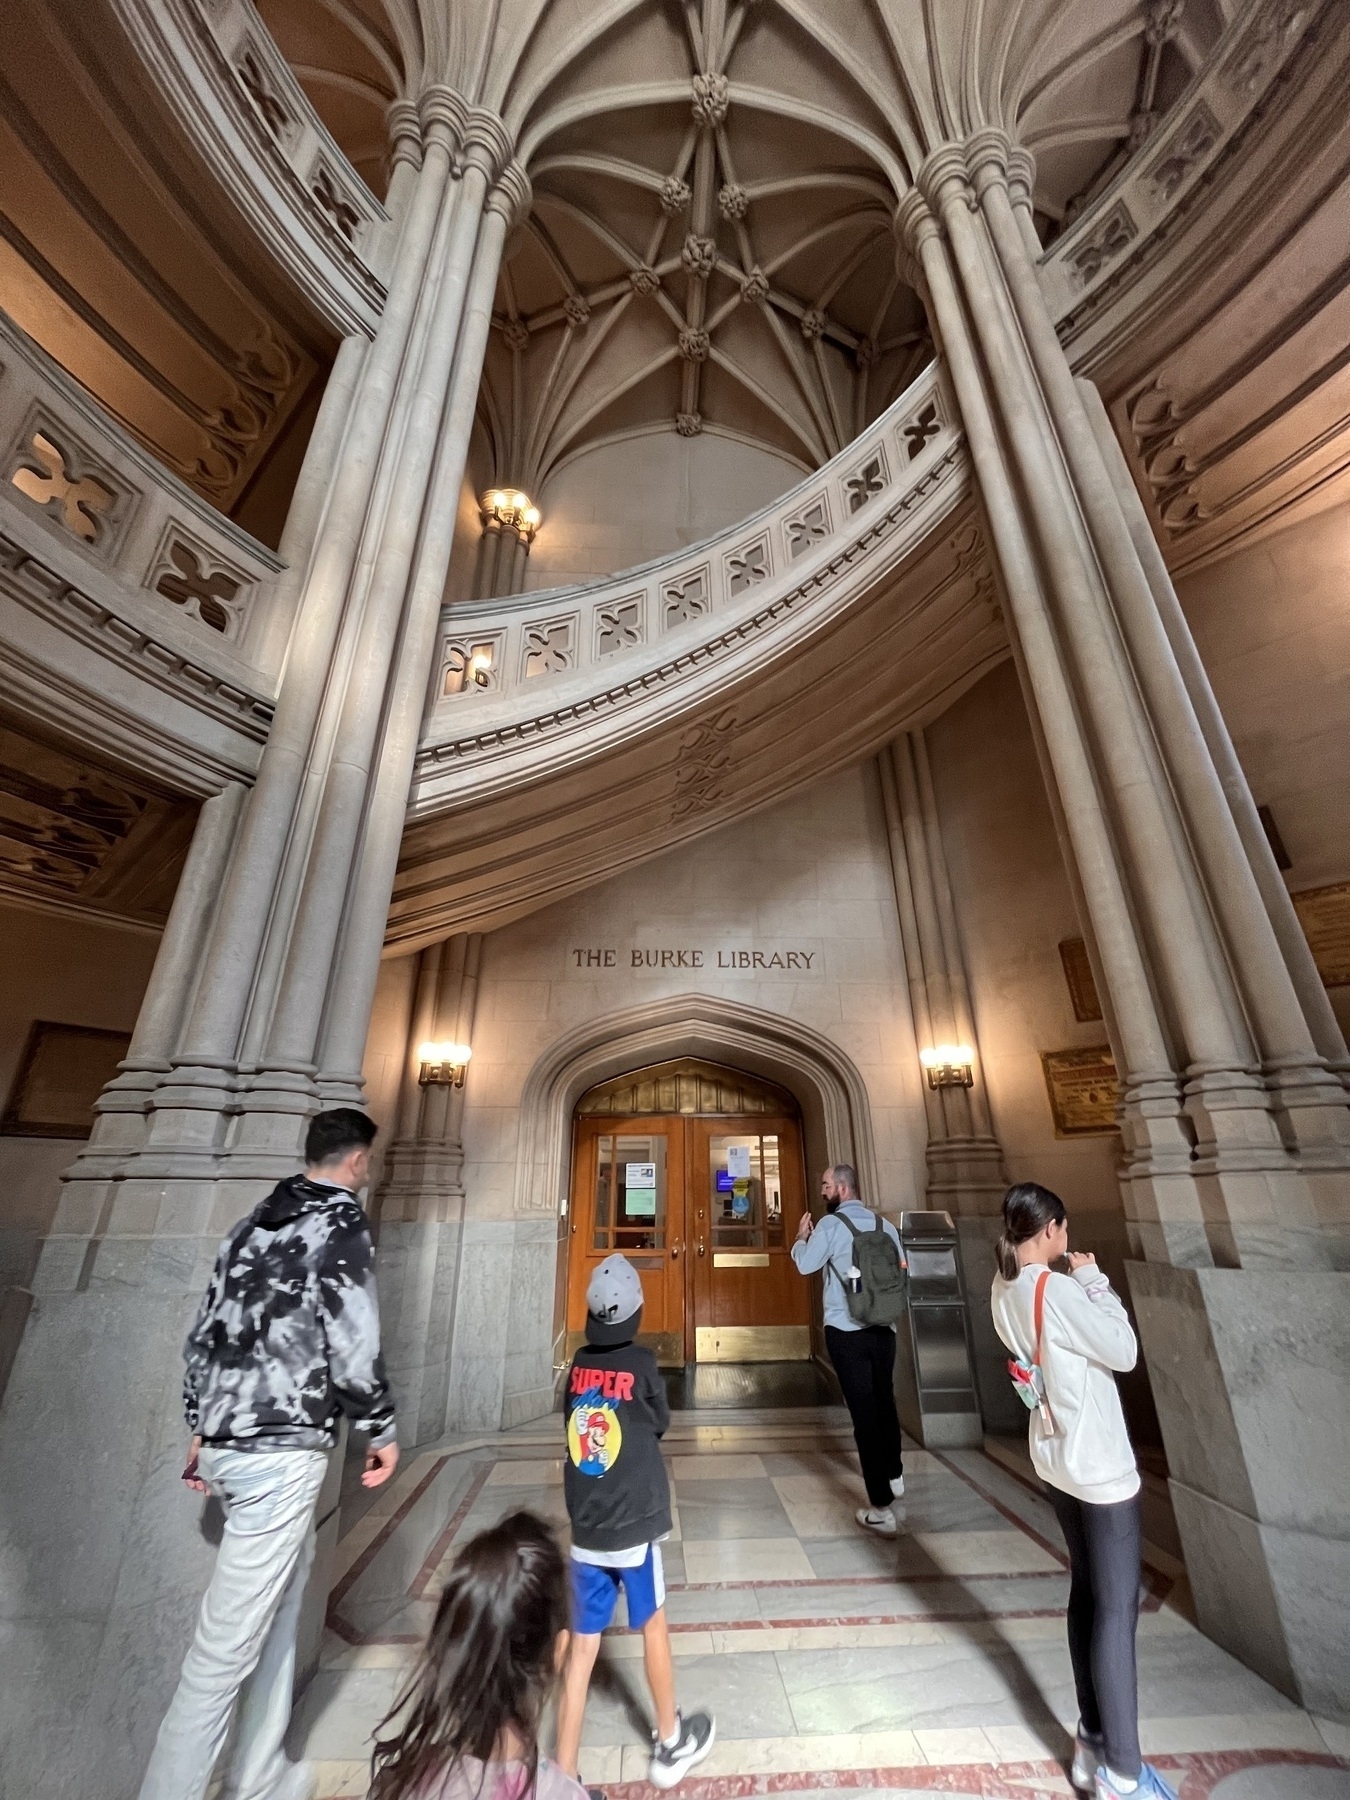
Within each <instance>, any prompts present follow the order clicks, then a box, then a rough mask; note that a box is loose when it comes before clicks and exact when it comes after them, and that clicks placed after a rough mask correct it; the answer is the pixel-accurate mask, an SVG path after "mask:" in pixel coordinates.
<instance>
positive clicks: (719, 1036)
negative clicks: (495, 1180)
mask: <svg viewBox="0 0 1350 1800" xmlns="http://www.w3.org/2000/svg"><path fill="white" fill-rule="evenodd" d="M685 1055H691V1056H704V1057H707V1058H709V1059H711V1060H712V1061H714V1062H723V1063H729V1064H731V1065H732V1066H733V1067H736V1068H746V1069H749V1070H750V1071H751V1072H752V1073H754V1074H757V1075H763V1076H765V1077H766V1078H767V1079H768V1080H770V1081H774V1082H776V1083H777V1084H778V1085H779V1086H780V1087H785V1088H787V1089H788V1090H789V1092H790V1093H792V1094H795V1095H796V1097H797V1100H798V1101H799V1102H800V1104H801V1106H802V1111H803V1117H804V1120H805V1122H806V1124H807V1129H808V1135H809V1134H810V1130H811V1126H812V1124H813V1123H814V1124H815V1125H816V1126H817V1127H818V1129H819V1130H820V1131H821V1133H822V1135H823V1140H824V1141H823V1143H821V1144H820V1145H819V1146H817V1147H816V1148H818V1150H819V1152H820V1153H822V1154H823V1155H824V1156H826V1157H828V1158H829V1160H830V1161H832V1162H833V1161H838V1162H851V1163H852V1164H853V1165H854V1167H855V1168H856V1169H857V1171H858V1175H859V1179H860V1181H861V1182H862V1185H863V1191H864V1192H865V1193H872V1194H875V1193H877V1191H878V1187H877V1159H876V1149H875V1145H874V1142H873V1136H872V1116H871V1109H870V1105H869V1101H868V1095H867V1084H866V1082H865V1081H864V1080H863V1077H862V1075H861V1074H860V1073H859V1071H858V1069H857V1067H856V1066H855V1064H854V1063H853V1062H852V1060H851V1059H850V1058H849V1057H848V1056H847V1055H846V1054H845V1052H844V1051H843V1050H841V1049H840V1048H839V1046H838V1045H837V1044H834V1043H832V1042H831V1041H830V1039H828V1038H826V1037H823V1036H822V1035H821V1034H820V1033H819V1032H818V1031H815V1030H813V1029H812V1028H811V1027H810V1026H808V1025H804V1024H803V1023H802V1022H801V1021H800V1020H797V1019H787V1018H782V1017H780V1016H779V1015H778V1014H777V1013H771V1012H766V1011H765V1010H764V1009H763V1008H761V1007H757V1006H746V1005H744V1004H742V1003H740V1002H738V1001H734V1000H727V999H724V998H722V997H721V996H719V995H714V994H683V995H680V994H677V995H672V996H669V997H667V998H665V999H661V1000H654V1001H651V1002H650V1003H649V1004H647V1005H644V1006H635V1007H628V1008H624V1009H622V1010H620V1011H617V1012H613V1013H608V1014H605V1015H604V1016H603V1017H599V1018H595V1019H588V1020H586V1021H585V1023H583V1024H581V1025H578V1026H575V1027H574V1028H573V1029H572V1030H571V1031H569V1032H566V1033H565V1034H564V1035H563V1036H562V1037H560V1038H558V1039H557V1040H556V1041H555V1042H554V1043H553V1044H551V1045H550V1046H549V1048H548V1049H547V1050H545V1051H544V1053H543V1054H542V1055H541V1056H540V1057H539V1059H538V1061H537V1062H536V1063H535V1065H534V1067H533V1068H532V1069H531V1070H530V1073H529V1075H528V1076H527V1077H526V1079H525V1084H524V1087H523V1088H522V1090H521V1096H520V1154H519V1156H518V1158H517V1162H516V1197H515V1212H516V1215H517V1216H518V1217H519V1216H524V1217H529V1216H531V1215H534V1216H537V1215H538V1214H540V1213H550V1214H557V1213H560V1212H561V1211H562V1209H563V1205H564V1203H565V1200H566V1196H567V1193H568V1189H569V1185H570V1180H571V1154H572V1111H573V1108H574V1107H575V1105H576V1103H577V1101H578V1100H579V1099H580V1097H581V1096H582V1094H584V1093H585V1092H586V1091H587V1089H588V1088H592V1087H594V1086H595V1085H596V1084H597V1083H598V1082H601V1081H604V1080H606V1079H607V1078H608V1077H610V1076H612V1075H619V1074H622V1073H623V1072H624V1071H625V1070H626V1069H633V1068H643V1067H646V1066H647V1065H648V1064H650V1063H654V1062H661V1061H667V1060H670V1059H671V1058H672V1057H675V1056H685Z"/></svg>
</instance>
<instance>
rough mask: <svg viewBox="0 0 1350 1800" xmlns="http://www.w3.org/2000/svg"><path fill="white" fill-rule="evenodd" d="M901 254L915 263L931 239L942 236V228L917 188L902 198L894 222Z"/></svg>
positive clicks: (913, 188)
mask: <svg viewBox="0 0 1350 1800" xmlns="http://www.w3.org/2000/svg"><path fill="white" fill-rule="evenodd" d="M892 224H893V226H894V230H895V235H896V238H897V239H898V240H899V243H900V246H901V254H902V255H907V257H908V259H909V260H911V261H915V260H917V259H918V258H919V256H920V254H921V252H922V250H923V247H924V245H925V244H926V243H927V242H928V240H929V239H930V238H934V237H939V238H940V237H941V236H942V226H941V224H940V223H939V221H938V219H937V216H936V214H935V213H934V211H933V209H932V207H931V206H930V205H929V204H928V201H927V199H926V198H925V197H924V195H923V194H922V193H921V192H920V191H919V189H918V188H917V187H912V188H910V189H909V190H908V192H907V193H905V194H904V195H902V196H901V200H900V204H899V206H897V207H896V209H895V218H894V220H893V221H892Z"/></svg>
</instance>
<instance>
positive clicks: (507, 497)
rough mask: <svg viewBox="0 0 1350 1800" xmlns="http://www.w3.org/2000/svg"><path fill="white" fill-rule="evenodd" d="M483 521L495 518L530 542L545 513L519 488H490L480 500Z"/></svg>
mask: <svg viewBox="0 0 1350 1800" xmlns="http://www.w3.org/2000/svg"><path fill="white" fill-rule="evenodd" d="M479 504H480V506H481V507H482V511H483V523H484V524H485V525H486V524H490V523H491V522H492V521H493V520H494V519H495V520H496V522H497V524H498V525H500V526H501V527H502V529H503V530H507V529H510V530H512V531H514V532H515V533H516V534H517V536H519V537H522V538H524V539H525V541H526V542H527V543H528V542H529V541H530V540H531V539H532V538H533V536H534V534H535V532H536V531H538V529H539V524H540V521H541V519H542V518H543V516H544V515H543V514H542V513H541V512H540V510H539V508H538V507H537V506H536V505H535V504H534V502H533V501H532V500H531V499H530V496H529V495H528V494H526V493H523V492H522V491H521V490H520V489H519V488H489V489H488V490H487V492H486V493H485V494H484V495H483V498H482V500H481V501H480V502H479Z"/></svg>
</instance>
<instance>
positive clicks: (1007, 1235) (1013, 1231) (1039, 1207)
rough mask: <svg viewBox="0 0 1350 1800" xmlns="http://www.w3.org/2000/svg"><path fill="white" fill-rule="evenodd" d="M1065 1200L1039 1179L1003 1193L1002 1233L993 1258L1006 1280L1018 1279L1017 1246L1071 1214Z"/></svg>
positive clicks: (1023, 1182) (1018, 1184)
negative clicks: (1065, 1206)
mask: <svg viewBox="0 0 1350 1800" xmlns="http://www.w3.org/2000/svg"><path fill="white" fill-rule="evenodd" d="M1068 1216H1069V1215H1068V1213H1067V1212H1066V1211H1065V1210H1064V1202H1063V1201H1062V1200H1061V1199H1060V1197H1059V1195H1058V1194H1052V1193H1051V1192H1050V1190H1049V1188H1048V1187H1042V1186H1041V1184H1040V1182H1039V1181H1019V1182H1017V1183H1016V1185H1015V1186H1013V1187H1010V1188H1009V1189H1008V1191H1007V1193H1006V1194H1005V1195H1004V1196H1003V1235H1002V1237H1000V1239H999V1240H998V1242H997V1243H996V1244H995V1245H994V1260H995V1262H997V1264H998V1272H999V1274H1000V1275H1001V1276H1002V1277H1003V1279H1004V1280H1005V1281H1016V1280H1017V1246H1018V1245H1019V1244H1026V1243H1029V1242H1030V1241H1031V1239H1032V1238H1034V1237H1039V1236H1040V1235H1041V1233H1042V1232H1043V1231H1044V1230H1045V1228H1046V1226H1047V1225H1062V1224H1063V1223H1064V1221H1065V1220H1066V1219H1067V1218H1068Z"/></svg>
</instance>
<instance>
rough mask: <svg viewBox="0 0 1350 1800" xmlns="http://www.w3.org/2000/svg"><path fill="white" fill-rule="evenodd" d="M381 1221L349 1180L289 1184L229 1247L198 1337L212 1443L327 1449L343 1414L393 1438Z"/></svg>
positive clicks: (199, 1426) (193, 1383) (195, 1372)
mask: <svg viewBox="0 0 1350 1800" xmlns="http://www.w3.org/2000/svg"><path fill="white" fill-rule="evenodd" d="M373 1260H374V1252H373V1249H372V1246H371V1241H370V1223H369V1221H368V1220H367V1218H366V1215H365V1213H364V1212H363V1211H362V1209H361V1205H360V1203H359V1201H358V1200H357V1199H356V1197H355V1196H354V1195H353V1194H350V1193H348V1191H347V1190H346V1188H334V1187H323V1186H321V1185H320V1184H319V1183H317V1182H313V1181H308V1180H306V1178H305V1177H304V1176H303V1175H293V1176H291V1178H290V1179H289V1180H287V1181H283V1182H282V1183H281V1184H280V1186H279V1187H277V1188H276V1189H275V1190H274V1191H273V1192H272V1193H271V1194H269V1195H268V1197H267V1199H266V1200H264V1201H263V1202H262V1203H261V1205H259V1206H257V1207H255V1208H254V1210H253V1211H252V1212H251V1213H250V1214H249V1216H248V1217H247V1218H246V1219H241V1220H240V1222H239V1223H238V1224H237V1225H236V1226H235V1228H234V1230H233V1231H232V1232H231V1233H230V1235H229V1236H228V1237H227V1238H226V1239H225V1242H224V1243H223V1244H222V1245H221V1247H220V1254H219V1256H217V1258H216V1266H215V1270H214V1272H213V1274H212V1276H211V1281H210V1285H209V1286H208V1287H207V1290H206V1297H205V1299H204V1300H203V1301H202V1304H201V1309H200V1311H199V1312H198V1314H197V1320H196V1323H195V1324H194V1325H193V1327H192V1330H191V1331H190V1332H189V1333H188V1340H187V1345H186V1347H185V1349H184V1356H185V1357H186V1359H187V1373H186V1375H185V1376H184V1379H183V1402H184V1410H185V1411H186V1413H187V1422H188V1426H189V1428H190V1429H191V1430H192V1431H193V1432H195V1433H197V1434H198V1435H199V1436H200V1437H201V1438H202V1440H203V1442H205V1443H208V1444H228V1445H232V1446H234V1447H236V1448H239V1449H256V1450H326V1449H329V1448H330V1447H331V1446H332V1445H333V1444H335V1443H336V1442H337V1427H338V1417H339V1414H341V1413H345V1414H346V1415H347V1417H348V1419H349V1420H350V1421H351V1422H352V1424H353V1425H355V1426H356V1427H357V1429H358V1430H361V1431H368V1432H369V1433H370V1442H371V1445H372V1447H373V1448H376V1449H378V1448H379V1447H380V1446H381V1445H384V1444H388V1443H392V1442H393V1439H394V1402H393V1398H392V1396H391V1394H390V1392H389V1383H388V1381H387V1380H386V1378H385V1372H384V1358H383V1357H382V1356H381V1354H380V1315H379V1308H378V1306H377V1304H376V1300H375V1277H374V1271H373V1268H372V1263H373Z"/></svg>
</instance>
